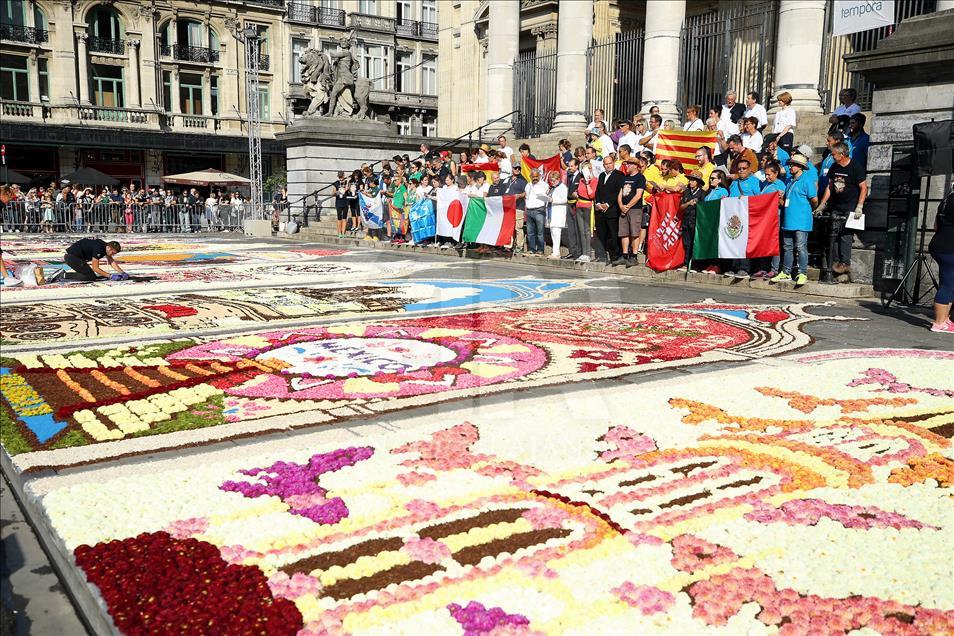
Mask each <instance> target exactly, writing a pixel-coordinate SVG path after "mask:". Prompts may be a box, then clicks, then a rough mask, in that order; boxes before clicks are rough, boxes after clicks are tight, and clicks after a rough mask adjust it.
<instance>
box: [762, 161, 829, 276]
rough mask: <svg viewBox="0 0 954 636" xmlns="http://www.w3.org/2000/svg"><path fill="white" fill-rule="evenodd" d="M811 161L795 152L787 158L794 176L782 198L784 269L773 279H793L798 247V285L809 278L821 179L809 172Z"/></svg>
mask: <svg viewBox="0 0 954 636" xmlns="http://www.w3.org/2000/svg"><path fill="white" fill-rule="evenodd" d="M810 165H811V162H810V161H809V160H808V157H806V156H805V155H803V154H801V153H798V152H796V153H795V154H793V155H792V156H791V157H790V158H789V160H788V166H789V170H791V172H792V179H791V181H789V183H788V185H787V186H786V188H785V195H784V197H783V199H782V252H783V254H782V271H781V272H779V273H778V274H777V275H775V276H774V277H772V278H771V279H770V282H773V283H781V282H785V281H790V280H792V265H793V264H794V260H795V258H794V257H795V250H796V249H797V250H798V275H797V276H796V277H795V284H796V285H804V284H805V283H806V282H808V234H809V233H810V232H811V231H812V221H813V217H812V209H813V208H815V207H816V206H817V205H818V182H817V181H815V180H814V179H813V178H812V175H811V174H809V172H808V166H810Z"/></svg>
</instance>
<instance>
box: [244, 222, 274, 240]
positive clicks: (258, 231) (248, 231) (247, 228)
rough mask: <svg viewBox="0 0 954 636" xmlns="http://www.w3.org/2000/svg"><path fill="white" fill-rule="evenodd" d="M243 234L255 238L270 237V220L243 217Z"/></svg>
mask: <svg viewBox="0 0 954 636" xmlns="http://www.w3.org/2000/svg"><path fill="white" fill-rule="evenodd" d="M242 230H243V231H244V232H245V236H254V237H256V238H270V237H271V236H272V222H271V220H269V219H245V222H244V223H242Z"/></svg>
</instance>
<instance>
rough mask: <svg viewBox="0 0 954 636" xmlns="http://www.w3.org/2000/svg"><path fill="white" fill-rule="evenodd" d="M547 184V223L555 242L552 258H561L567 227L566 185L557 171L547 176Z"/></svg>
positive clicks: (551, 237)
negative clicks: (562, 242) (562, 237)
mask: <svg viewBox="0 0 954 636" xmlns="http://www.w3.org/2000/svg"><path fill="white" fill-rule="evenodd" d="M547 184H548V185H549V186H550V190H549V192H547V198H548V199H549V201H550V204H549V205H548V206H547V223H548V225H549V226H550V240H551V241H552V242H553V253H552V254H550V258H554V259H559V258H560V237H561V236H562V234H563V228H565V227H566V185H565V184H564V183H563V180H562V179H561V178H560V173H559V172H557V171H556V170H554V171H552V172H550V174H549V175H547Z"/></svg>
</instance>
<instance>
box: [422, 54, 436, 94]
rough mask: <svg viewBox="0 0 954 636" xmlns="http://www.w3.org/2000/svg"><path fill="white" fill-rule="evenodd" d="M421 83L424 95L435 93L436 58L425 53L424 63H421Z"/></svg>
mask: <svg viewBox="0 0 954 636" xmlns="http://www.w3.org/2000/svg"><path fill="white" fill-rule="evenodd" d="M421 75H422V77H423V79H422V81H421V83H422V85H423V90H422V91H421V92H422V93H423V94H424V95H437V58H436V57H434V56H433V55H425V56H424V63H423V64H422V65H421Z"/></svg>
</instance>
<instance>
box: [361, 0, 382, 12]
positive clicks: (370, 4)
mask: <svg viewBox="0 0 954 636" xmlns="http://www.w3.org/2000/svg"><path fill="white" fill-rule="evenodd" d="M358 13H367V14H368V15H378V0H360V1H359V2H358Z"/></svg>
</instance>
